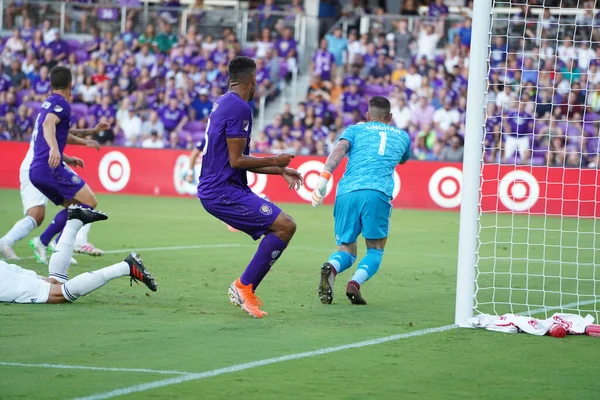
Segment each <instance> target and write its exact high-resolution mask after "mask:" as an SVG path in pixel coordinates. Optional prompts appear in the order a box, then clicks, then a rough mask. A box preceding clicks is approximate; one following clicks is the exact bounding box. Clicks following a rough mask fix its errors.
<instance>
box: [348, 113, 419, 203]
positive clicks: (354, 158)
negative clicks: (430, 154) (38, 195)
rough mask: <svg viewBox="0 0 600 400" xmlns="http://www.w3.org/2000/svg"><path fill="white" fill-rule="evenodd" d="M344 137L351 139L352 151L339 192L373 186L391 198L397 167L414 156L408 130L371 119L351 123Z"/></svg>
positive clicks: (349, 154) (371, 187)
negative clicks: (364, 121)
mask: <svg viewBox="0 0 600 400" xmlns="http://www.w3.org/2000/svg"><path fill="white" fill-rule="evenodd" d="M340 140H347V141H348V142H349V143H350V151H349V152H348V165H347V166H346V172H345V173H344V176H343V177H342V179H341V180H340V183H339V184H338V188H337V193H336V196H341V195H343V194H346V193H350V192H354V191H357V190H364V189H371V190H377V191H379V192H382V193H384V194H386V195H387V196H389V197H390V198H391V197H392V194H393V191H394V169H395V168H396V165H398V164H399V163H400V162H406V161H407V160H408V158H409V157H410V136H409V135H408V133H406V132H405V131H403V130H401V129H398V128H395V127H393V126H391V125H387V124H384V123H383V122H367V123H363V124H357V125H352V126H349V127H348V128H347V129H346V130H345V131H344V134H343V135H342V136H341V137H340Z"/></svg>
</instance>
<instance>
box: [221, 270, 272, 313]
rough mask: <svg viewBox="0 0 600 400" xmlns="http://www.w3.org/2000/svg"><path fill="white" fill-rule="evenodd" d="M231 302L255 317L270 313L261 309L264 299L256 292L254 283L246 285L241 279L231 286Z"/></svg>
mask: <svg viewBox="0 0 600 400" xmlns="http://www.w3.org/2000/svg"><path fill="white" fill-rule="evenodd" d="M229 302H230V303H231V304H233V305H234V306H236V307H241V308H242V310H244V311H246V312H247V313H248V314H250V315H252V316H253V317H254V318H262V317H264V316H265V315H268V314H267V313H266V312H264V311H262V310H261V309H260V306H261V305H262V301H260V300H259V299H258V298H257V297H256V294H254V290H252V285H251V284H250V285H244V284H242V282H241V281H240V280H239V279H237V280H236V281H235V282H233V283H232V284H231V285H230V286H229Z"/></svg>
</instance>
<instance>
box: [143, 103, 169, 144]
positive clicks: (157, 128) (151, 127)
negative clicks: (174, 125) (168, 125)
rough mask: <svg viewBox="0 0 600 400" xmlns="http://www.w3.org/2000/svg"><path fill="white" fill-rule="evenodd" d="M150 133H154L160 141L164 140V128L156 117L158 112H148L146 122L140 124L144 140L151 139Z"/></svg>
mask: <svg viewBox="0 0 600 400" xmlns="http://www.w3.org/2000/svg"><path fill="white" fill-rule="evenodd" d="M152 132H156V134H157V136H158V138H159V139H160V140H164V137H165V126H164V125H163V123H162V121H161V120H160V119H159V117H158V112H157V111H155V110H152V111H150V114H149V117H148V120H147V121H144V123H143V124H142V138H143V139H144V140H146V139H148V138H150V137H151V134H152Z"/></svg>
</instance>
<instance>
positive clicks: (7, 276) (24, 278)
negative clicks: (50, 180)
mask: <svg viewBox="0 0 600 400" xmlns="http://www.w3.org/2000/svg"><path fill="white" fill-rule="evenodd" d="M107 218H108V217H107V216H106V214H104V213H102V212H100V211H96V210H92V209H89V208H83V207H80V206H70V207H69V209H68V221H67V225H71V226H70V228H73V227H81V226H83V225H84V224H90V223H92V222H95V221H102V220H105V219H107ZM74 239H75V237H74V236H73V237H72V238H71V243H70V246H71V248H73V245H74ZM61 240H64V239H62V238H61ZM63 262H65V266H64V267H65V270H66V269H67V267H68V258H66V257H64V258H63ZM123 276H129V277H130V278H131V280H135V281H136V282H137V281H141V282H143V283H144V284H145V285H146V286H147V287H148V288H149V289H150V290H152V291H156V289H157V284H156V282H155V281H154V278H153V277H152V275H151V274H150V272H148V270H146V268H145V267H144V264H143V263H142V260H141V259H140V258H139V256H138V255H137V254H135V253H131V254H130V255H129V256H127V258H126V259H125V260H124V261H121V262H119V263H117V264H114V265H111V266H109V267H106V268H102V269H99V270H97V271H92V272H87V273H85V274H81V275H78V276H76V277H75V278H73V279H70V280H68V281H67V282H64V283H61V282H59V281H57V280H56V279H54V278H44V277H41V276H39V275H38V274H36V273H35V272H34V271H30V270H27V269H23V268H21V267H19V266H17V265H13V264H7V263H6V262H4V261H0V302H6V303H23V304H30V303H66V302H73V301H75V300H77V299H78V298H79V297H81V296H85V295H86V294H88V293H91V292H93V291H94V290H96V289H98V288H100V287H102V286H104V285H105V284H106V283H108V282H109V281H112V280H113V279H116V278H120V277H123Z"/></svg>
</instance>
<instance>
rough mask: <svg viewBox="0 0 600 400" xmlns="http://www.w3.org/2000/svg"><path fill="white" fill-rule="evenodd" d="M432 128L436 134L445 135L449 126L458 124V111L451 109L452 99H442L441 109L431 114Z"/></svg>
mask: <svg viewBox="0 0 600 400" xmlns="http://www.w3.org/2000/svg"><path fill="white" fill-rule="evenodd" d="M433 122H434V127H435V129H436V130H437V131H438V132H441V133H446V131H447V130H448V129H449V128H450V125H453V124H458V123H459V122H460V115H459V114H458V111H456V110H455V109H453V108H452V99H450V98H449V97H447V98H445V99H444V106H443V108H440V109H438V110H437V111H436V112H435V113H434V114H433Z"/></svg>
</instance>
